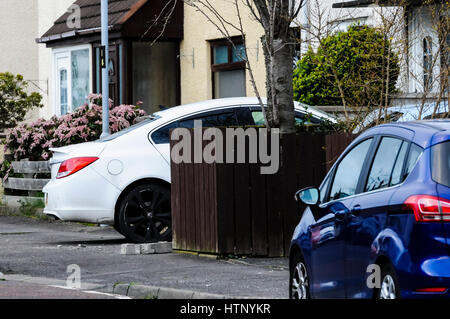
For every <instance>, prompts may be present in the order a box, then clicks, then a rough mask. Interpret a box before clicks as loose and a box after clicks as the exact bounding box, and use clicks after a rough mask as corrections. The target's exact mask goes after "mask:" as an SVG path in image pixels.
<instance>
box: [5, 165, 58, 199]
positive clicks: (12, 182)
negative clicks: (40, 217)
mask: <svg viewBox="0 0 450 319" xmlns="http://www.w3.org/2000/svg"><path fill="white" fill-rule="evenodd" d="M11 165H12V168H13V171H14V173H17V174H22V175H23V177H9V178H8V179H6V180H5V181H4V182H3V188H4V189H5V191H6V192H5V193H11V192H12V193H14V192H17V191H19V192H21V193H23V195H22V196H14V195H4V200H5V202H7V203H11V204H14V203H15V202H17V201H18V200H22V199H26V198H29V199H33V198H34V197H35V196H36V195H37V193H38V192H41V191H42V189H43V188H44V186H45V185H46V184H47V183H48V182H49V181H50V180H49V179H48V178H40V177H39V176H38V174H39V175H41V176H43V175H49V174H50V166H49V164H48V162H43V161H42V162H37V161H36V162H34V161H21V162H12V163H11ZM26 194H27V195H26Z"/></svg>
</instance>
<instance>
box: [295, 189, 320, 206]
mask: <svg viewBox="0 0 450 319" xmlns="http://www.w3.org/2000/svg"><path fill="white" fill-rule="evenodd" d="M295 199H296V200H297V202H301V203H303V204H305V205H307V206H316V205H318V204H319V201H320V190H319V189H318V188H317V187H308V188H304V189H301V190H299V191H298V192H297V193H295Z"/></svg>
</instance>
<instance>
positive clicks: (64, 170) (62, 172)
mask: <svg viewBox="0 0 450 319" xmlns="http://www.w3.org/2000/svg"><path fill="white" fill-rule="evenodd" d="M97 160H98V157H77V158H71V159H68V160H66V161H64V162H63V163H62V164H61V166H60V167H59V170H58V174H57V175H56V179H61V178H64V177H67V176H70V175H72V174H74V173H76V172H78V171H80V170H82V169H83V168H85V167H86V166H89V165H91V164H92V163H94V162H95V161H97Z"/></svg>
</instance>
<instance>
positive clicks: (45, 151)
mask: <svg viewBox="0 0 450 319" xmlns="http://www.w3.org/2000/svg"><path fill="white" fill-rule="evenodd" d="M89 101H90V103H89V104H85V105H83V106H81V107H79V108H78V109H77V110H76V111H75V112H73V113H69V114H67V115H64V116H62V117H60V118H58V117H52V118H51V119H48V120H45V119H39V120H36V121H34V122H32V123H30V124H26V123H22V124H20V125H19V126H18V127H16V128H14V129H11V130H10V131H9V132H8V134H7V137H6V145H5V150H7V151H9V152H11V153H12V154H13V156H14V159H15V160H16V161H19V160H21V159H29V160H31V161H39V160H48V159H49V157H50V151H49V149H50V148H53V147H62V146H67V145H71V144H78V143H83V142H89V141H94V140H97V139H99V138H100V135H101V133H102V107H101V106H100V105H98V104H100V103H101V96H100V95H90V96H89ZM144 115H145V111H144V110H142V109H140V106H139V105H120V106H116V107H113V106H112V103H110V115H109V116H110V117H109V119H110V120H109V125H110V128H111V132H112V133H115V132H118V131H120V130H122V129H124V128H127V127H129V126H130V125H133V124H134V123H135V121H136V119H137V118H138V117H142V116H144Z"/></svg>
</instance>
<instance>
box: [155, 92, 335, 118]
mask: <svg viewBox="0 0 450 319" xmlns="http://www.w3.org/2000/svg"><path fill="white" fill-rule="evenodd" d="M262 101H263V103H264V104H266V103H267V99H266V98H262ZM246 105H250V106H258V105H259V100H258V98H256V97H235V98H224V99H214V100H207V101H201V102H196V103H190V104H184V105H180V106H175V107H171V108H168V109H166V110H163V111H160V112H157V113H155V114H154V115H155V116H160V117H162V118H164V119H172V118H178V117H180V116H185V115H187V114H194V113H198V112H203V111H208V110H211V111H213V110H214V109H218V108H222V107H228V106H246ZM294 107H295V109H296V110H297V111H303V112H304V111H305V109H306V110H307V112H309V113H311V114H312V115H314V116H316V117H319V118H325V119H328V120H330V121H333V122H335V121H336V120H335V118H334V117H333V116H332V115H330V114H328V113H325V112H322V111H320V110H318V109H316V108H314V107H312V106H309V105H306V104H303V103H300V102H294Z"/></svg>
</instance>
